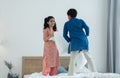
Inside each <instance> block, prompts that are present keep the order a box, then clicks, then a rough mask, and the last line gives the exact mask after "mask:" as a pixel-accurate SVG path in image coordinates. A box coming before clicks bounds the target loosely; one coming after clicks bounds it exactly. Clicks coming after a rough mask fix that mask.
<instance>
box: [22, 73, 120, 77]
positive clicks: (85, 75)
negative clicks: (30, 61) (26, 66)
mask: <svg viewBox="0 0 120 78" xmlns="http://www.w3.org/2000/svg"><path fill="white" fill-rule="evenodd" d="M24 78H120V74H116V73H80V74H74V75H73V76H67V73H61V74H58V75H56V76H43V75H42V74H41V73H32V74H30V75H24Z"/></svg>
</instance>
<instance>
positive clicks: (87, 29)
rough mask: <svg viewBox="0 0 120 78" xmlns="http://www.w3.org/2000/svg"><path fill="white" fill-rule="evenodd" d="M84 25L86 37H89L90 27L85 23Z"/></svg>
mask: <svg viewBox="0 0 120 78" xmlns="http://www.w3.org/2000/svg"><path fill="white" fill-rule="evenodd" d="M82 21H83V20H82ZM82 24H83V28H84V29H85V32H86V35H87V36H89V27H88V26H87V25H86V23H85V22H84V21H83V22H82Z"/></svg>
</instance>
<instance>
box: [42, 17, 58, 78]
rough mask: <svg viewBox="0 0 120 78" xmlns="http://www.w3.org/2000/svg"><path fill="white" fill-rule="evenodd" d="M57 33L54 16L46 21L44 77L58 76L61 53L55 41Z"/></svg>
mask: <svg viewBox="0 0 120 78" xmlns="http://www.w3.org/2000/svg"><path fill="white" fill-rule="evenodd" d="M55 31H57V27H56V22H55V19H54V17H53V16H48V17H46V18H45V19H44V30H43V40H44V54H43V70H42V74H43V75H45V76H46V75H50V76H52V75H56V73H57V68H58V66H59V53H58V49H57V46H56V44H55V41H54V32H55Z"/></svg>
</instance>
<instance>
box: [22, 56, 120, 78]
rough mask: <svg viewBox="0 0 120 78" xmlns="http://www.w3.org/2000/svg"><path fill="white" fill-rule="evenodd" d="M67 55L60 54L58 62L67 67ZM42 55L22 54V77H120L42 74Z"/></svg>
mask: <svg viewBox="0 0 120 78" xmlns="http://www.w3.org/2000/svg"><path fill="white" fill-rule="evenodd" d="M69 60H70V57H69V56H60V64H61V66H63V67H64V68H68V65H69ZM41 71H42V56H23V57H22V78H120V75H119V74H115V73H97V72H96V73H79V74H74V76H67V73H61V74H58V75H56V76H43V75H42V74H41Z"/></svg>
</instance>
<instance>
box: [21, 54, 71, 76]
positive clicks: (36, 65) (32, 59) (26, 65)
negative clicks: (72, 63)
mask: <svg viewBox="0 0 120 78" xmlns="http://www.w3.org/2000/svg"><path fill="white" fill-rule="evenodd" d="M69 60H70V57H69V56H60V65H61V66H63V67H65V68H68V65H69ZM41 71H42V56H23V57H22V77H23V76H24V75H27V74H31V73H34V72H41Z"/></svg>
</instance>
